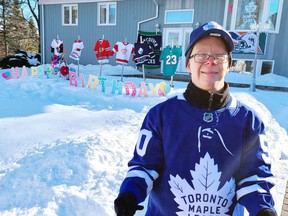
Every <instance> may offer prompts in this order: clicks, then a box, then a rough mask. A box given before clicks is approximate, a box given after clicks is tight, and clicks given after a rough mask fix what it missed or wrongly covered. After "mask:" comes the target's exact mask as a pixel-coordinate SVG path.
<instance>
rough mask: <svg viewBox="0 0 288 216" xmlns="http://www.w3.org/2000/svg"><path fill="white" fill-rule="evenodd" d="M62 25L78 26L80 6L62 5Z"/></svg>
mask: <svg viewBox="0 0 288 216" xmlns="http://www.w3.org/2000/svg"><path fill="white" fill-rule="evenodd" d="M62 25H78V5H77V4H69V5H62Z"/></svg>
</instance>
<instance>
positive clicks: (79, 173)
mask: <svg viewBox="0 0 288 216" xmlns="http://www.w3.org/2000/svg"><path fill="white" fill-rule="evenodd" d="M86 153H87V146H86V145H85V144H73V143H67V144H62V145H57V146H53V147H47V148H44V149H41V152H37V153H35V154H33V155H30V156H27V157H25V158H23V159H22V160H20V161H18V165H19V168H16V169H14V170H12V171H10V172H8V173H7V174H6V175H5V176H3V177H2V179H1V180H0V210H8V209H11V208H31V207H35V206H38V207H47V204H48V203H47V202H48V201H51V200H53V199H54V198H55V197H57V194H55V192H57V191H54V190H53V187H56V186H61V185H65V187H66V186H68V187H69V186H73V185H80V184H81V183H83V182H84V181H85V180H87V178H88V177H87V176H88V170H89V169H88V166H89V164H88V162H87V160H86Z"/></svg>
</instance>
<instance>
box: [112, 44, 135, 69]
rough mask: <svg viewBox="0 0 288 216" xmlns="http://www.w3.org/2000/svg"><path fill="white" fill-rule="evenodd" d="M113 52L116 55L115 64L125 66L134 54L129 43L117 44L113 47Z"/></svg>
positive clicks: (132, 47)
mask: <svg viewBox="0 0 288 216" xmlns="http://www.w3.org/2000/svg"><path fill="white" fill-rule="evenodd" d="M113 52H114V53H116V63H120V64H125V65H126V64H127V63H128V61H129V59H130V56H131V54H132V53H134V45H133V44H130V43H124V42H117V43H116V44H115V45H114V47H113Z"/></svg>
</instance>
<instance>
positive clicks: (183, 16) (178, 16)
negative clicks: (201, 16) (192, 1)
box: [164, 9, 194, 24]
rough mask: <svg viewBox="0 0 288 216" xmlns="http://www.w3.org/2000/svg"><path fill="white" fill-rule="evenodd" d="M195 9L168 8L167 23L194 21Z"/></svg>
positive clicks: (166, 13) (166, 12)
mask: <svg viewBox="0 0 288 216" xmlns="http://www.w3.org/2000/svg"><path fill="white" fill-rule="evenodd" d="M193 18H194V10H193V9H191V10H166V11H165V18H164V20H165V21H164V23H165V24H175V23H176V24H177V23H193Z"/></svg>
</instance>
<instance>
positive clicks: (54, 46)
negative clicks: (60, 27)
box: [51, 39, 63, 59]
mask: <svg viewBox="0 0 288 216" xmlns="http://www.w3.org/2000/svg"><path fill="white" fill-rule="evenodd" d="M51 52H52V53H54V59H55V58H57V56H59V55H60V53H63V41H61V40H57V39H53V40H52V42H51Z"/></svg>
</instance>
